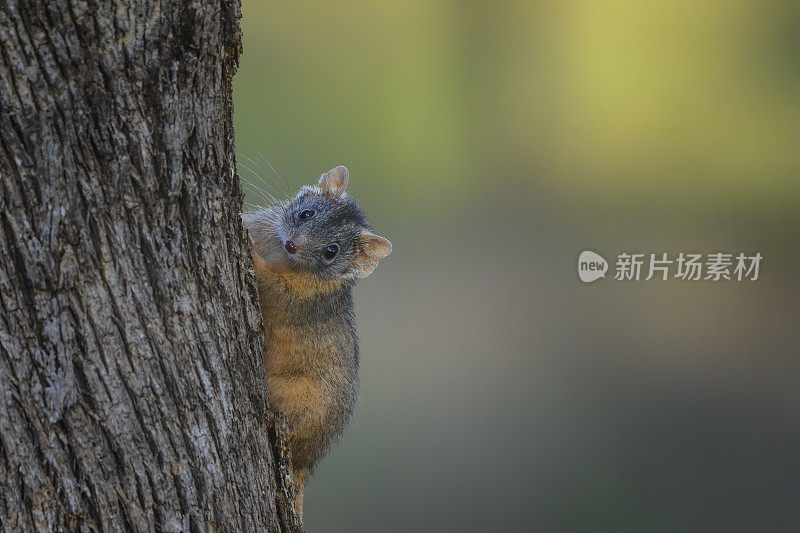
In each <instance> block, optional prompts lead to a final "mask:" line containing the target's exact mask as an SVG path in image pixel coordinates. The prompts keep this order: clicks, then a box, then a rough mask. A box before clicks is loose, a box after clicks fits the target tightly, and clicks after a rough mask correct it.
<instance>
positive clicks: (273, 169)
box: [256, 148, 292, 194]
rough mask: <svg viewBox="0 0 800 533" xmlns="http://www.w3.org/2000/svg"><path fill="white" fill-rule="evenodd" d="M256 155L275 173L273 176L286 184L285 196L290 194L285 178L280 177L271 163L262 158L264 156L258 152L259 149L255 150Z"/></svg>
mask: <svg viewBox="0 0 800 533" xmlns="http://www.w3.org/2000/svg"><path fill="white" fill-rule="evenodd" d="M256 153H257V154H258V155H260V156H261V159H263V160H264V162H265V163H266V164H267V165H269V168H271V169H272V171H273V172H274V173H275V175H276V176H278V177H279V178H280V179H282V180H283V182H284V183H285V184H286V194H292V191H291V190H290V189H289V182H288V181H286V178H284V177H283V176H281V175H280V174H278V171H277V170H275V167H273V166H272V163H270V162H269V161H268V160H267V158H266V157H264V154H262V153H261V152H260V151H259V149H258V148H256Z"/></svg>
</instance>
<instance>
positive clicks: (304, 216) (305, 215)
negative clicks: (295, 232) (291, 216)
mask: <svg viewBox="0 0 800 533" xmlns="http://www.w3.org/2000/svg"><path fill="white" fill-rule="evenodd" d="M298 216H299V217H300V220H308V219H309V218H311V217H313V216H314V211H312V210H311V209H303V210H302V211H300V214H299V215H298Z"/></svg>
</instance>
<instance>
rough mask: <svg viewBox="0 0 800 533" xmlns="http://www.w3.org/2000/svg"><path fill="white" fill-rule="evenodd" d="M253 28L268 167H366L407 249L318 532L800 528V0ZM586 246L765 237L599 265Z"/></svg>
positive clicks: (268, 22)
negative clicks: (580, 270)
mask: <svg viewBox="0 0 800 533" xmlns="http://www.w3.org/2000/svg"><path fill="white" fill-rule="evenodd" d="M242 26H243V31H244V55H243V56H242V58H241V65H240V69H239V72H238V74H237V75H236V78H235V88H234V99H235V125H236V145H237V150H238V151H239V152H240V153H241V154H243V155H242V156H239V158H238V159H239V162H240V163H242V164H244V165H247V167H249V170H248V169H245V168H244V167H242V168H240V171H241V175H242V176H244V177H246V178H247V179H248V180H250V181H253V182H256V183H258V184H259V186H261V187H264V188H265V190H267V191H269V192H271V193H273V194H276V195H278V196H286V195H287V186H288V188H289V189H290V190H291V191H292V192H294V191H295V190H296V189H297V188H298V187H299V186H300V185H302V184H306V183H312V182H315V181H316V179H317V178H318V177H319V175H320V174H321V173H322V172H324V171H326V170H328V169H329V168H332V167H333V166H335V165H338V164H344V165H346V166H347V167H348V168H349V169H350V176H351V181H350V190H351V192H352V193H353V194H354V195H355V196H356V198H358V199H359V201H360V203H361V205H362V207H364V209H365V210H366V211H367V213H368V214H369V215H370V216H371V219H372V221H373V223H374V226H375V228H376V230H377V231H378V232H379V233H381V234H384V235H386V236H387V237H388V238H389V239H390V240H391V241H392V243H393V244H394V252H393V253H392V255H391V256H390V257H389V258H387V260H385V261H383V262H382V264H381V266H380V267H379V268H378V269H377V271H376V272H375V273H374V274H373V275H372V276H371V277H370V278H368V279H367V280H365V281H364V282H362V283H361V284H360V286H359V287H358V289H357V294H356V297H357V314H358V317H359V327H360V335H361V340H362V366H361V380H362V400H361V405H360V407H359V409H358V411H357V415H356V419H355V421H354V423H353V425H352V427H351V429H350V430H349V431H348V432H347V433H346V434H345V436H344V439H343V441H342V442H341V443H340V444H339V445H338V446H337V447H336V448H334V450H333V451H332V453H331V454H330V456H329V457H328V458H327V459H326V460H324V461H323V462H322V463H321V465H320V466H319V468H318V471H317V473H316V475H315V476H314V477H313V478H312V480H311V482H310V486H309V489H308V492H307V495H306V523H307V526H308V529H309V531H312V532H314V531H317V532H320V531H325V532H344V531H348V532H349V531H352V532H361V531H364V532H367V531H369V532H372V531H432V532H433V531H437V532H438V531H464V532H471V531H475V532H479V531H480V532H482V531H587V532H589V531H591V532H597V531H635V532H642V531H648V532H649V531H656V532H662V531H663V532H674V531H682V532H685V531H692V532H694V531H697V532H708V531H726V532H727V531H771V532H772V531H787V532H788V531H798V530H800V515H799V514H798V513H797V498H798V495H800V458H799V457H798V453H799V451H800V412H799V411H800V333H799V332H798V326H799V325H800V324H798V322H799V320H798V319H800V304H799V303H798V302H799V301H800V300H799V298H798V297H799V296H800V283H799V282H798V276H799V275H800V254H798V252H797V246H798V244H800V242H799V241H800V179H799V178H798V177H799V176H800V172H799V171H800V153H799V152H800V150H798V147H799V146H800V62H798V54H799V53H800V8H798V7H797V6H791V5H789V4H779V3H760V2H759V3H756V2H749V3H748V2H735V3H722V2H708V3H706V2H692V3H689V2H680V3H658V4H657V3H635V4H633V3H612V4H607V3H563V4H561V3H558V4H557V3H546V4H545V3H537V4H524V3H508V4H507V3H499V2H494V3H454V2H402V3H399V2H398V3H391V2H390V3H353V4H351V3H341V2H337V3H324V4H323V3H289V2H286V3H283V2H255V1H254V0H244V5H243V19H242ZM261 154H263V156H265V157H266V158H267V159H269V161H270V163H272V165H273V166H274V167H275V169H276V170H277V171H278V172H279V173H280V174H281V175H282V176H283V178H285V180H286V183H284V181H283V180H282V179H279V178H278V177H276V176H275V175H274V174H273V173H272V171H271V170H269V168H268V166H267V165H266V164H265V162H264V160H263V159H262V158H261ZM245 156H246V157H245ZM247 158H250V159H251V160H248V159H247ZM250 170H252V171H254V172H255V174H258V175H259V177H256V176H255V175H254V174H253V173H251V172H250ZM247 201H248V202H251V203H254V204H259V203H263V201H264V200H263V198H261V197H260V196H259V195H258V194H256V193H248V198H247ZM584 249H592V250H595V251H598V252H600V253H601V254H603V255H604V256H605V257H606V258H607V259H609V260H610V261H611V262H613V261H614V258H615V257H616V255H617V254H618V253H620V252H623V251H625V252H647V253H649V252H669V253H670V254H677V253H678V252H681V251H683V252H700V253H712V252H717V251H728V252H734V253H736V252H747V253H754V252H756V251H758V252H760V253H761V254H762V255H763V256H764V260H763V263H762V266H761V275H760V279H759V280H758V281H756V282H735V281H730V282H718V283H713V282H711V281H699V282H689V281H678V280H671V281H666V282H662V281H649V282H647V281H639V282H621V281H615V280H614V279H613V276H609V277H608V278H607V279H605V280H600V281H598V282H596V283H593V284H591V285H586V284H583V283H581V282H580V281H579V279H578V277H577V272H576V262H577V257H578V254H579V253H580V252H581V251H582V250H584ZM612 268H613V265H612Z"/></svg>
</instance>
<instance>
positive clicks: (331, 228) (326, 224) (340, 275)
mask: <svg viewBox="0 0 800 533" xmlns="http://www.w3.org/2000/svg"><path fill="white" fill-rule="evenodd" d="M348 181H349V173H348V171H347V168H345V167H343V166H338V167H336V168H333V169H331V170H329V171H328V172H326V173H325V174H323V175H322V176H321V177H320V180H319V184H318V186H305V187H303V188H302V189H300V192H299V193H298V195H297V196H296V197H295V198H293V199H291V200H289V201H287V202H283V203H281V204H278V205H276V206H273V207H270V208H267V209H263V210H261V211H257V212H255V213H250V214H248V215H245V216H244V217H243V220H244V223H245V225H246V226H247V229H248V230H249V231H250V237H251V238H252V239H253V247H254V250H255V251H256V252H257V253H258V254H259V255H261V256H262V257H263V258H264V260H265V261H267V263H272V264H279V265H282V266H284V267H288V268H296V269H298V270H304V271H308V272H311V273H313V274H314V275H316V276H317V277H319V278H320V279H355V278H362V277H366V276H368V275H369V274H370V273H371V272H372V271H373V270H374V269H375V267H376V266H377V264H378V261H379V260H380V259H381V258H383V257H385V256H387V255H389V253H390V252H391V249H392V245H391V243H389V241H388V240H386V239H385V238H383V237H380V236H378V235H375V234H373V233H372V231H371V227H370V224H369V221H368V220H367V217H366V215H365V214H364V212H363V211H362V210H361V208H360V207H359V206H358V203H356V201H355V200H354V199H353V198H352V197H351V196H350V195H348V194H347V192H346V191H345V189H346V188H347V183H348ZM288 241H290V245H291V246H293V247H294V249H295V250H296V251H295V253H289V252H288V251H287V249H286V245H287V242H288ZM334 249H335V250H336V252H335V254H332V253H331V252H332V251H333V250H334ZM326 252H327V253H326Z"/></svg>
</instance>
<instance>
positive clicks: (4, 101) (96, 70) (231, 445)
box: [0, 0, 300, 531]
mask: <svg viewBox="0 0 800 533" xmlns="http://www.w3.org/2000/svg"><path fill="white" fill-rule="evenodd" d="M239 17H240V8H239V3H238V1H236V0H234V1H229V0H222V1H221V2H220V1H217V2H197V1H195V2H188V1H183V0H175V1H170V0H151V1H144V2H134V1H131V0H117V1H114V2H111V1H106V0H103V1H101V0H89V1H88V2H87V1H84V0H71V1H67V0H62V1H52V2H46V1H39V0H27V1H26V0H23V1H21V2H20V1H17V0H0V105H1V106H2V109H1V110H2V116H0V173H2V185H1V186H0V491H1V494H0V529H3V530H19V529H21V530H44V531H52V530H73V529H82V530H100V531H105V530H154V529H155V530H170V531H178V530H180V531H186V530H229V529H234V530H248V531H253V530H259V531H261V530H268V531H296V530H299V529H300V527H299V525H297V520H296V518H295V515H294V513H293V511H292V507H291V503H290V502H291V501H292V500H291V497H292V494H291V493H292V490H293V489H292V484H291V479H290V476H289V475H287V474H286V472H287V463H286V462H285V458H284V459H281V457H282V456H283V453H280V454H277V455H276V452H279V451H280V452H282V451H284V450H283V449H282V447H283V444H282V443H281V442H280V438H279V437H280V433H281V431H280V424H277V427H278V429H275V428H276V425H275V424H273V425H272V426H270V424H269V421H270V416H269V412H268V410H267V395H266V384H265V379H264V365H263V361H262V359H261V339H260V337H259V334H258V328H259V324H260V315H259V313H258V309H257V300H256V293H255V286H254V284H253V276H252V272H251V270H250V264H251V261H250V258H249V248H250V247H249V243H248V242H247V240H246V238H245V236H244V234H243V227H242V224H241V221H240V218H239V214H238V213H239V209H240V207H241V201H242V195H241V191H240V188H239V184H238V179H237V176H236V172H235V164H234V145H233V126H232V103H231V81H232V76H233V74H234V71H235V69H236V66H237V63H238V56H239V52H240V48H241V36H240V29H239Z"/></svg>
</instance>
